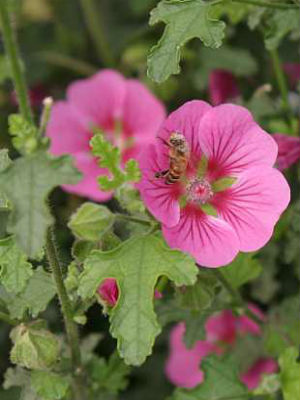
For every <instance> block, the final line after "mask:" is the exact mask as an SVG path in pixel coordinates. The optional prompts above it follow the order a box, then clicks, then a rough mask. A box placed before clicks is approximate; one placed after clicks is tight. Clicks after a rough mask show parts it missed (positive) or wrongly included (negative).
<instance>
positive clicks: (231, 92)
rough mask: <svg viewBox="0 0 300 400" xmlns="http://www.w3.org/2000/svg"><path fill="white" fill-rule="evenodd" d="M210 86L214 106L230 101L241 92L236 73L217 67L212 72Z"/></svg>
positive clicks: (210, 95)
mask: <svg viewBox="0 0 300 400" xmlns="http://www.w3.org/2000/svg"><path fill="white" fill-rule="evenodd" d="M208 88H209V97H210V101H211V103H212V104H213V105H214V106H217V105H219V104H221V103H224V102H226V101H230V100H232V99H234V98H235V97H237V96H238V95H239V93H240V92H239V88H238V85H237V82H236V79H235V77H234V75H233V74H232V73H231V72H228V71H225V70H223V69H215V70H213V71H212V72H211V73H210V75H209V83H208Z"/></svg>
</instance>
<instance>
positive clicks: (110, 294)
mask: <svg viewBox="0 0 300 400" xmlns="http://www.w3.org/2000/svg"><path fill="white" fill-rule="evenodd" d="M97 292H98V294H99V296H100V297H101V299H102V300H103V301H104V302H105V303H107V305H109V306H111V307H113V306H114V305H115V304H116V303H117V301H118V298H119V289H118V285H117V282H116V280H115V279H114V278H107V279H105V280H104V281H103V282H102V283H101V284H100V286H99V287H98V290H97Z"/></svg>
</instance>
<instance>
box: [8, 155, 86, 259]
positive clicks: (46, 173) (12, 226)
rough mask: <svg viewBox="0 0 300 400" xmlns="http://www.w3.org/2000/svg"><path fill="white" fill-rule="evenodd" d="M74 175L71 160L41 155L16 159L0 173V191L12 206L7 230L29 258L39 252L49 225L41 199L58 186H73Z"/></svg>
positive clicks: (45, 206)
mask: <svg viewBox="0 0 300 400" xmlns="http://www.w3.org/2000/svg"><path fill="white" fill-rule="evenodd" d="M79 176H80V175H79V174H78V172H77V171H76V170H75V168H74V167H73V166H72V161H71V158H70V157H68V156H62V157H58V158H52V157H50V156H49V155H47V153H45V152H42V151H40V152H37V153H35V154H33V155H30V156H27V157H22V158H18V159H17V160H16V161H15V162H14V163H12V164H11V165H10V166H9V167H8V168H6V169H5V170H4V171H3V172H2V173H1V174H0V191H3V192H4V193H5V195H6V196H7V198H8V199H9V201H10V202H11V204H12V207H13V209H12V212H11V214H10V217H9V221H8V231H9V232H10V233H13V234H15V238H16V242H17V243H18V245H19V246H20V248H21V249H22V250H23V251H24V252H25V253H26V254H27V255H28V257H30V258H34V257H37V256H38V255H39V253H40V252H41V250H42V247H43V244H44V239H45V234H46V230H47V228H48V226H49V225H50V224H51V223H52V217H51V216H50V213H49V210H48V207H47V205H46V203H45V200H46V198H47V196H48V194H49V193H50V191H51V190H52V189H53V188H54V187H55V186H58V185H62V184H65V183H76V182H77V181H78V178H79Z"/></svg>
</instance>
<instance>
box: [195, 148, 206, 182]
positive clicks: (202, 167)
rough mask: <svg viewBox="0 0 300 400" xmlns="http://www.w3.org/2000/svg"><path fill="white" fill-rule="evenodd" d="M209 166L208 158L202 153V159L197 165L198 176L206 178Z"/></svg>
mask: <svg viewBox="0 0 300 400" xmlns="http://www.w3.org/2000/svg"><path fill="white" fill-rule="evenodd" d="M207 168H208V159H207V158H206V157H205V155H204V154H202V156H201V159H200V161H199V163H198V166H197V176H198V178H204V177H205V175H206V172H207Z"/></svg>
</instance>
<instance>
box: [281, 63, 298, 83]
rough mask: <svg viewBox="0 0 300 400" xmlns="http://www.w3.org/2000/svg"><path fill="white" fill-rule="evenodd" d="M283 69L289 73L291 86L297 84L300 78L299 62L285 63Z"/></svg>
mask: <svg viewBox="0 0 300 400" xmlns="http://www.w3.org/2000/svg"><path fill="white" fill-rule="evenodd" d="M283 69H284V71H285V73H286V74H287V76H288V78H289V81H290V84H291V86H296V85H297V83H298V81H299V79H300V64H299V63H292V62H289V63H284V64H283Z"/></svg>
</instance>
